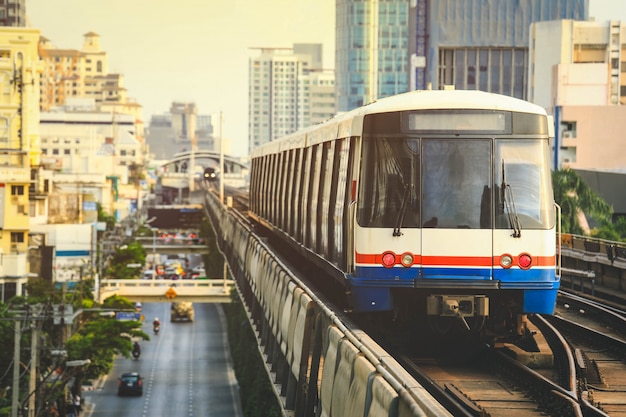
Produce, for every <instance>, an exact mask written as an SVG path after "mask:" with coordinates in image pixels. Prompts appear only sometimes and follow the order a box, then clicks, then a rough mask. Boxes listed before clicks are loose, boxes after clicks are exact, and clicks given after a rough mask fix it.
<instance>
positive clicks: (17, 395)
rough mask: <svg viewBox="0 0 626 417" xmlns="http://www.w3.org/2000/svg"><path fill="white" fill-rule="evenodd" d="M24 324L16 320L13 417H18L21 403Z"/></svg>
mask: <svg viewBox="0 0 626 417" xmlns="http://www.w3.org/2000/svg"><path fill="white" fill-rule="evenodd" d="M21 336H22V323H21V322H20V321H19V320H15V341H14V343H13V393H12V397H11V405H12V406H11V417H17V408H18V405H19V402H20V339H21Z"/></svg>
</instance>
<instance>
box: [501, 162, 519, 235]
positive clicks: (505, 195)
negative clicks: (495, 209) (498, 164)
mask: <svg viewBox="0 0 626 417" xmlns="http://www.w3.org/2000/svg"><path fill="white" fill-rule="evenodd" d="M500 192H501V193H502V195H501V196H500V201H502V203H500V204H501V209H502V210H503V211H504V210H505V209H506V214H507V217H508V219H509V226H510V227H511V229H513V234H512V235H511V236H513V237H516V238H519V237H522V224H521V223H520V220H519V217H518V216H517V209H516V208H515V198H514V197H513V189H512V188H511V186H510V185H509V184H507V183H506V177H505V173H504V159H503V160H502V184H501V186H500Z"/></svg>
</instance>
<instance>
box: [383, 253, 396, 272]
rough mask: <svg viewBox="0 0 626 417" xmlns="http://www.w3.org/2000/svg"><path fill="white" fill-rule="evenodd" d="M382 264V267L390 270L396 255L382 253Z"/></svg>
mask: <svg viewBox="0 0 626 417" xmlns="http://www.w3.org/2000/svg"><path fill="white" fill-rule="evenodd" d="M382 263H383V266H385V267H387V268H391V267H392V266H393V265H394V264H395V263H396V255H394V254H393V253H391V252H386V253H383V258H382Z"/></svg>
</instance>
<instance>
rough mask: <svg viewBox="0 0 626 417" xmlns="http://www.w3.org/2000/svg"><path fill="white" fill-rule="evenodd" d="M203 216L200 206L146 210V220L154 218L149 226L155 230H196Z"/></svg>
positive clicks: (151, 208)
mask: <svg viewBox="0 0 626 417" xmlns="http://www.w3.org/2000/svg"><path fill="white" fill-rule="evenodd" d="M203 215H204V212H203V209H202V206H200V207H195V206H189V207H172V208H156V207H150V208H148V218H152V217H156V219H155V220H154V221H152V222H151V223H150V226H151V227H155V228H157V229H198V227H199V226H200V223H201V222H202V217H203Z"/></svg>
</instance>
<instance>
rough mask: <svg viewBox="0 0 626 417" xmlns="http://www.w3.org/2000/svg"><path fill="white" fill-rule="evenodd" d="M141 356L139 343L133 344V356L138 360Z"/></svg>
mask: <svg viewBox="0 0 626 417" xmlns="http://www.w3.org/2000/svg"><path fill="white" fill-rule="evenodd" d="M139 355H141V346H139V342H135V343H133V356H134V357H135V358H138V357H139Z"/></svg>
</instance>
